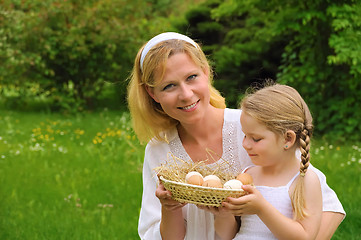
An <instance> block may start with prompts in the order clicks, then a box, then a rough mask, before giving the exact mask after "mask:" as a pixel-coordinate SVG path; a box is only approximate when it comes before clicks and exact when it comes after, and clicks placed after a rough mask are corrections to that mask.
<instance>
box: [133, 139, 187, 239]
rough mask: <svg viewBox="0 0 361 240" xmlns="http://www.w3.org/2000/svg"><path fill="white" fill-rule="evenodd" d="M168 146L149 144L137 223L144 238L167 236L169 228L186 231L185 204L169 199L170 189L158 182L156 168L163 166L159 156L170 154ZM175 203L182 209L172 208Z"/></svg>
mask: <svg viewBox="0 0 361 240" xmlns="http://www.w3.org/2000/svg"><path fill="white" fill-rule="evenodd" d="M166 150H167V149H166ZM166 150H163V149H162V148H161V147H159V145H157V146H150V144H148V145H147V147H146V150H145V156H144V164H143V195H142V206H141V209H140V215H139V224H138V233H139V237H140V239H142V240H162V239H167V236H168V233H167V231H168V230H171V231H174V232H180V233H181V235H184V234H185V226H184V218H183V216H182V209H181V206H182V205H179V204H180V203H179V202H176V201H174V200H172V199H169V196H170V192H168V191H166V190H165V189H164V186H163V185H162V184H159V185H158V178H157V176H156V175H155V172H154V170H153V169H154V168H155V167H158V166H160V162H159V159H162V156H166V155H167V152H166ZM157 185H158V186H157ZM172 204H174V205H178V206H179V209H177V208H172V207H171V205H172ZM177 229H179V230H177ZM173 236H174V235H173ZM182 239H184V236H183V238H182Z"/></svg>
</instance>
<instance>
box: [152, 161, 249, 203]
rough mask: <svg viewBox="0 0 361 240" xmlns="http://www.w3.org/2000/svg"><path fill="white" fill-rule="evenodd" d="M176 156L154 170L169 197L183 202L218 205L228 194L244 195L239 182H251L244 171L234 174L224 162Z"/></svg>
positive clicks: (233, 195) (229, 195)
mask: <svg viewBox="0 0 361 240" xmlns="http://www.w3.org/2000/svg"><path fill="white" fill-rule="evenodd" d="M172 157H173V158H175V157H174V156H172ZM177 160H178V161H167V162H166V163H165V164H162V165H161V166H160V167H157V168H156V169H155V170H156V172H157V175H158V176H159V179H160V181H162V183H163V185H164V187H165V188H166V189H167V190H169V191H170V192H171V193H172V198H173V199H174V200H176V201H179V202H182V203H193V204H197V205H202V206H213V207H218V206H220V205H221V203H222V202H223V201H224V200H225V199H226V198H227V197H235V198H237V197H241V196H243V195H246V194H247V192H245V191H244V190H243V189H242V185H248V184H250V185H253V179H252V177H251V175H249V174H247V173H239V174H237V175H235V174H232V173H230V172H231V171H227V168H225V167H224V166H217V167H216V168H209V167H208V164H207V162H206V161H201V162H197V163H194V162H187V161H183V160H181V161H179V160H180V159H177Z"/></svg>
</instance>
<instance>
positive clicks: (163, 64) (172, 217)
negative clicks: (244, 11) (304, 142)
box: [128, 33, 344, 239]
mask: <svg viewBox="0 0 361 240" xmlns="http://www.w3.org/2000/svg"><path fill="white" fill-rule="evenodd" d="M212 78H213V75H212V71H211V69H210V66H209V64H208V61H207V59H206V57H205V55H204V53H203V51H202V50H201V48H200V46H199V45H198V44H197V43H196V42H194V41H193V40H192V39H190V38H188V37H187V36H184V35H181V34H177V33H163V34H160V35H157V36H155V37H154V38H152V39H151V40H150V41H149V42H148V43H147V44H145V45H144V46H143V47H142V48H141V49H140V50H139V52H138V54H137V56H136V58H135V63H134V68H133V72H132V76H131V80H130V83H129V87H128V102H129V109H130V112H131V115H132V119H133V127H134V130H135V132H136V134H137V136H138V138H139V140H140V141H141V142H147V141H149V143H148V144H147V147H146V150H145V159H144V166H143V197H142V207H141V211H140V217H139V227H138V231H139V235H140V237H141V239H217V236H216V234H215V231H214V215H213V213H214V212H215V211H207V210H204V209H199V208H198V207H196V206H195V205H193V204H181V203H179V202H177V201H174V200H172V199H171V195H170V192H168V191H166V190H165V189H164V186H163V185H162V184H159V185H158V179H157V176H155V173H154V171H153V169H154V168H156V167H159V166H160V164H161V163H162V162H164V161H165V160H167V155H168V154H169V153H172V154H173V155H174V156H176V157H178V158H180V159H183V160H189V161H193V162H198V161H202V160H205V159H207V154H208V153H207V151H206V149H207V148H208V149H211V150H212V151H213V152H214V153H215V154H214V156H221V157H220V158H219V157H218V158H215V159H214V158H213V159H214V161H217V160H218V159H219V160H218V161H224V160H223V159H226V160H227V162H228V163H231V165H232V170H233V171H235V172H240V171H241V170H242V169H243V168H245V167H246V166H248V165H250V159H249V157H248V155H247V153H246V151H245V150H244V149H243V148H242V139H243V133H242V129H241V125H240V121H239V119H240V114H241V111H240V110H232V109H227V108H225V100H224V98H223V97H222V96H221V95H220V94H219V92H218V91H217V90H216V89H215V88H214V87H213V86H212ZM209 164H216V163H212V162H210V163H209ZM210 166H211V165H210ZM319 178H320V182H321V186H322V189H323V197H324V202H323V207H324V211H325V210H326V211H331V212H339V214H334V213H329V212H327V213H326V214H325V213H323V217H322V221H324V222H325V223H327V225H325V226H327V227H325V229H322V224H321V230H322V231H323V232H322V233H323V234H324V233H326V234H328V235H330V236H332V234H333V233H334V231H335V230H336V228H337V226H338V225H339V224H340V222H341V221H342V219H343V216H344V215H343V214H344V211H343V209H342V206H341V204H340V202H339V201H338V199H337V196H336V195H335V194H334V192H333V191H332V190H331V189H330V188H329V187H328V186H327V184H326V180H325V177H324V175H323V174H322V173H319ZM154 193H155V194H154ZM330 226H331V228H330ZM320 233H321V231H320ZM321 237H322V236H321ZM320 239H321V238H320Z"/></svg>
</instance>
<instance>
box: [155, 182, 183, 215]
mask: <svg viewBox="0 0 361 240" xmlns="http://www.w3.org/2000/svg"><path fill="white" fill-rule="evenodd" d="M155 196H156V197H157V198H158V199H159V201H160V203H161V204H162V207H163V208H164V209H165V210H168V211H174V210H177V209H179V208H182V207H183V206H184V205H186V203H180V202H178V201H176V200H173V199H172V193H171V192H170V191H168V190H167V189H165V187H164V185H163V183H162V182H161V181H159V185H158V187H157V189H156V190H155Z"/></svg>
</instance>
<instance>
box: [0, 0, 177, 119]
mask: <svg viewBox="0 0 361 240" xmlns="http://www.w3.org/2000/svg"><path fill="white" fill-rule="evenodd" d="M178 5H179V1H178V2H177V3H173V2H172V1H170V0H149V1H143V0H134V1H126V0H86V1H85V0H42V1H40V0H34V1H15V0H4V1H3V2H2V5H1V8H0V84H1V85H2V91H3V93H4V91H5V90H4V89H7V93H9V92H10V93H13V95H14V96H16V101H20V102H21V101H22V100H23V101H24V98H25V97H26V96H28V97H30V96H39V95H41V96H44V97H46V98H47V99H48V100H51V101H52V106H53V107H54V108H55V109H63V110H64V109H65V110H66V111H70V112H71V111H79V110H82V109H84V107H88V108H91V107H92V106H93V104H94V99H96V98H97V97H98V96H99V94H101V93H102V92H103V90H104V86H105V84H106V83H114V88H116V89H117V90H118V94H117V95H118V99H117V100H118V101H119V102H120V104H122V105H123V106H126V104H125V101H124V99H125V93H126V84H127V83H126V78H127V77H128V75H129V73H130V69H131V67H132V64H133V61H134V60H133V59H134V57H135V54H136V52H137V50H138V48H139V47H140V46H141V44H143V42H144V39H148V38H149V37H150V36H152V35H154V34H156V33H158V32H161V31H164V30H165V29H170V28H171V26H170V23H169V21H168V19H167V16H168V15H169V13H167V11H168V10H169V9H171V8H172V7H173V6H178ZM108 85H109V84H108ZM30 89H31V90H30Z"/></svg>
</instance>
